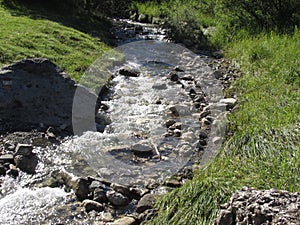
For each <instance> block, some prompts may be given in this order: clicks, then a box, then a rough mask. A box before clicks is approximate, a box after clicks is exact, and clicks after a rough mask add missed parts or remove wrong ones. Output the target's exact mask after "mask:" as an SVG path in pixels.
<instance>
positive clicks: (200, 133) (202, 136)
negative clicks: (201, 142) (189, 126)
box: [199, 130, 208, 139]
mask: <svg viewBox="0 0 300 225" xmlns="http://www.w3.org/2000/svg"><path fill="white" fill-rule="evenodd" d="M199 138H200V139H207V138H208V135H207V132H206V131H204V130H200V132H199Z"/></svg>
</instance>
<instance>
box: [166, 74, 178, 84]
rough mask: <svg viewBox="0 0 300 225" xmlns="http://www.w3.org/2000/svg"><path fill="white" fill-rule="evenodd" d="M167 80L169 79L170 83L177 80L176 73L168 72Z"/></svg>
mask: <svg viewBox="0 0 300 225" xmlns="http://www.w3.org/2000/svg"><path fill="white" fill-rule="evenodd" d="M168 78H169V79H170V80H171V81H173V82H175V81H178V80H179V76H178V75H177V73H175V72H170V73H169V74H168Z"/></svg>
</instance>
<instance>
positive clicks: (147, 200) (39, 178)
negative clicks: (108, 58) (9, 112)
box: [1, 22, 239, 224]
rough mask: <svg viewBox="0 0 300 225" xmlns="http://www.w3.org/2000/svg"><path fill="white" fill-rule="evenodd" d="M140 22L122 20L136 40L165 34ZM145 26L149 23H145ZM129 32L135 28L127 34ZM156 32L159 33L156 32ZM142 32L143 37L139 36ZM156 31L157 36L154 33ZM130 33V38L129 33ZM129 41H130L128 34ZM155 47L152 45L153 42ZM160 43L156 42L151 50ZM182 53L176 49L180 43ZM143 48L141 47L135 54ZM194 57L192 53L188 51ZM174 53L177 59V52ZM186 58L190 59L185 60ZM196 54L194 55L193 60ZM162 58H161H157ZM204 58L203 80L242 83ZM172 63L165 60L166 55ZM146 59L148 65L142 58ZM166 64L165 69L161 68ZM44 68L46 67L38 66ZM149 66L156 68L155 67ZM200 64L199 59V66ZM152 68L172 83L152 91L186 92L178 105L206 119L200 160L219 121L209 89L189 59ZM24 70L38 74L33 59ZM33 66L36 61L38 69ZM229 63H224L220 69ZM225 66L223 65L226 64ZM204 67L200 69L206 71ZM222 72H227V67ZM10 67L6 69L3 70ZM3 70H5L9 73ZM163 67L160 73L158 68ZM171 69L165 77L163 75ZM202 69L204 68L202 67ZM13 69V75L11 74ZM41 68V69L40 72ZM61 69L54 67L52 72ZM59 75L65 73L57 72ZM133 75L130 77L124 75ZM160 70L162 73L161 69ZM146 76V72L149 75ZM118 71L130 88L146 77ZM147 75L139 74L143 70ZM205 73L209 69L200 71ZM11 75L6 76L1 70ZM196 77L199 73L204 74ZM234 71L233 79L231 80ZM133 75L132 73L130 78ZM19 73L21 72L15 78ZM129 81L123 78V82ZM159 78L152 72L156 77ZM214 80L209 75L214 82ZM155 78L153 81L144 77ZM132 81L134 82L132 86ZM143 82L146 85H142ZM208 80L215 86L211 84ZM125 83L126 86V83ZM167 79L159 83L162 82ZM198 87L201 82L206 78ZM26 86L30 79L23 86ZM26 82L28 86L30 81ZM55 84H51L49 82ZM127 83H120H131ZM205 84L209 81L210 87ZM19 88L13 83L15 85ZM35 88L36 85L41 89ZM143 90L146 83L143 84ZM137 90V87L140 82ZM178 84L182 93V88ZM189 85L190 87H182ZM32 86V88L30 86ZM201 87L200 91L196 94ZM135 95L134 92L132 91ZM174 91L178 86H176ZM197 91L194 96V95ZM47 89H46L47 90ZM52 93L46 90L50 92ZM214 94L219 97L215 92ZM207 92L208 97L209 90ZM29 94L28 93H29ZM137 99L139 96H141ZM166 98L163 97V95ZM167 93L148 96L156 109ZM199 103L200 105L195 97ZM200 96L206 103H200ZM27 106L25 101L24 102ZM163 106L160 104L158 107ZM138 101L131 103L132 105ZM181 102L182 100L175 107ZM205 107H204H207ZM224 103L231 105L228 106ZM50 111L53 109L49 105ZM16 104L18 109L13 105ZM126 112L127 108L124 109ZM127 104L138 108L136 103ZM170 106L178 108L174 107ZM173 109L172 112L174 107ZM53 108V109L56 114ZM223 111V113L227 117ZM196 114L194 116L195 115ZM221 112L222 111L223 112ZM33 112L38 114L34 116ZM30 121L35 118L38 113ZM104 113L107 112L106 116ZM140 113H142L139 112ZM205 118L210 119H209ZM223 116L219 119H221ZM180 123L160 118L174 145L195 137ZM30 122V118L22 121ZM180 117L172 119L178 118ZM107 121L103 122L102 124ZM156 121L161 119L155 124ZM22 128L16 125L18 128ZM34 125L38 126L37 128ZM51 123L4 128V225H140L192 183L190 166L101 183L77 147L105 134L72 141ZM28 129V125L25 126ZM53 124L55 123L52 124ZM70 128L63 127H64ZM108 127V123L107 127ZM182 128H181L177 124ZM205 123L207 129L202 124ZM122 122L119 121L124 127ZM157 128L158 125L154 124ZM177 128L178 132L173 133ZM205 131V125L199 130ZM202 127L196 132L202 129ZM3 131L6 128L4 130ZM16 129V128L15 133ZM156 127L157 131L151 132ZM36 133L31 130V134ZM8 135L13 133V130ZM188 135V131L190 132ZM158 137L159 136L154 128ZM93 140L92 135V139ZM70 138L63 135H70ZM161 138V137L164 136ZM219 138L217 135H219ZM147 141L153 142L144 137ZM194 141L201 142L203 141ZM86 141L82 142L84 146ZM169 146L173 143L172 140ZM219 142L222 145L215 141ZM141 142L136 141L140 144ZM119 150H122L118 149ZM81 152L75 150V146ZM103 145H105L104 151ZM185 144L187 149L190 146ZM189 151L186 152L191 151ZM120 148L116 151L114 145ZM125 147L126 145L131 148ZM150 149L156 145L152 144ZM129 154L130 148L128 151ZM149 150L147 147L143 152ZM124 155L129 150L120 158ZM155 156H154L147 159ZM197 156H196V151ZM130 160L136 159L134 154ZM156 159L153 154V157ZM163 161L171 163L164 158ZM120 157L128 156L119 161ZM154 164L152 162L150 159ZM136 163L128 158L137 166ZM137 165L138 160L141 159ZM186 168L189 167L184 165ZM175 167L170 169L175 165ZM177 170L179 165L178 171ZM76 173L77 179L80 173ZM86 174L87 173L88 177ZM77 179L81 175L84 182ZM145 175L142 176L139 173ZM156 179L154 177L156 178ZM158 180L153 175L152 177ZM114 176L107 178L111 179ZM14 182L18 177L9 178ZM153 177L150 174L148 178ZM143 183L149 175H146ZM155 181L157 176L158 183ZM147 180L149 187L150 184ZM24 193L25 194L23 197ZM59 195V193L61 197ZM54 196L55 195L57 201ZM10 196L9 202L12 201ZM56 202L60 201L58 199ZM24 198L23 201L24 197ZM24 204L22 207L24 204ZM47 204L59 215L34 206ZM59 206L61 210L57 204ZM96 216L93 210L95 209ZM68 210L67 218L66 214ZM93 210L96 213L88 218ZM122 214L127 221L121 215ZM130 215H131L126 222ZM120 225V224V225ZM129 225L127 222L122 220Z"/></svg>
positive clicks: (165, 154)
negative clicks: (160, 175)
mask: <svg viewBox="0 0 300 225" xmlns="http://www.w3.org/2000/svg"><path fill="white" fill-rule="evenodd" d="M141 25H142V24H138V25H135V24H131V25H130V24H129V23H124V22H123V24H122V29H124V28H125V30H126V32H125V33H127V34H132V33H133V32H134V34H135V35H136V36H139V37H142V39H143V40H145V39H149V37H148V38H145V36H146V35H154V36H152V37H155V35H157V37H158V38H160V37H161V36H162V34H161V33H158V34H157V33H156V34H153V31H151V30H150V31H147V32H145V30H146V29H148V28H146V29H145V28H143V27H141ZM143 26H145V27H147V25H143ZM128 28H130V29H128ZM154 29H155V30H157V28H155V27H154ZM137 31H138V32H137ZM155 32H156V31H155ZM125 36H126V35H125ZM127 38H128V37H127ZM152 44H153V43H152ZM153 46H154V45H152V47H153ZM149 47H150V49H151V44H150V46H149ZM177 48H178V46H177ZM135 50H137V49H135ZM185 51H186V52H187V53H188V52H189V51H188V50H185ZM172 54H173V56H172V58H171V60H174V54H175V53H172ZM189 54H190V53H189ZM175 55H176V54H175ZM185 57H186V56H185ZM189 57H190V56H188V58H187V60H189V61H190V60H191V59H192V58H189ZM193 57H195V56H193ZM155 59H156V60H157V58H155ZM196 59H197V60H199V63H200V67H203V66H204V67H205V68H207V70H208V71H209V73H205V74H206V75H209V76H208V77H203V79H208V80H211V81H212V80H215V81H218V80H219V81H220V89H221V90H222V89H223V88H226V87H228V85H229V84H230V82H232V81H233V80H234V79H236V77H237V76H239V74H238V73H233V68H232V67H231V66H230V65H229V64H228V63H227V62H226V61H225V60H217V61H214V60H211V59H210V58H208V57H206V56H200V57H198V58H196ZM164 60H166V58H164ZM143 61H144V60H143ZM35 62H37V63H36V66H37V68H39V67H40V66H42V63H44V61H43V60H36V61H35ZM163 62H164V63H165V64H162V63H163ZM39 63H41V64H39ZM149 63H150V64H149ZM197 63H198V62H197ZM148 64H149V66H150V69H151V71H152V72H154V73H156V72H158V71H160V73H166V72H167V73H169V75H167V74H166V78H167V79H165V80H164V81H159V79H158V77H157V78H156V79H155V80H153V81H150V80H149V81H148V82H150V86H151V87H149V88H150V89H153V90H156V92H159V90H161V89H162V90H165V89H169V88H171V87H173V88H176V90H175V91H176V92H178V91H180V92H182V94H184V95H183V98H182V100H180V99H177V100H176V96H170V95H169V97H172V98H174V97H175V99H174V100H172V101H173V105H174V103H176V101H178V100H179V101H181V102H180V103H181V104H183V103H184V102H185V101H187V102H186V103H184V104H188V105H189V104H191V106H192V105H193V107H195V109H198V110H197V111H195V112H194V113H195V118H196V121H199V119H201V121H202V123H203V127H202V128H204V127H206V129H207V130H206V131H204V130H203V131H202V132H203V133H201V131H200V130H199V129H198V130H195V131H193V133H195V132H196V133H197V132H199V131H200V133H199V136H201V138H200V140H199V141H200V142H201V143H202V144H201V146H200V145H199V144H197V143H195V144H196V145H197V146H198V147H197V148H199V149H200V148H201V149H200V155H199V157H200V156H201V155H202V153H201V152H202V151H205V150H204V149H205V148H206V147H205V146H206V145H207V144H208V143H207V140H206V139H207V135H208V134H209V133H208V134H207V132H208V131H209V130H210V127H211V123H212V122H213V120H214V118H213V117H212V116H213V114H211V113H210V112H208V111H207V109H204V108H205V106H208V105H210V106H211V107H212V105H211V103H210V102H209V101H208V102H206V101H207V100H208V99H209V98H208V97H209V96H207V97H204V98H203V97H202V98H201V96H198V95H199V94H200V93H201V92H203V91H204V90H201V89H199V88H200V87H195V86H194V85H195V84H196V83H197V80H196V79H200V77H196V76H193V73H192V72H195V71H190V72H189V74H186V73H187V71H186V70H187V69H186V68H185V65H186V63H184V62H183V64H182V65H179V64H176V63H175V62H173V64H174V65H173V64H172V65H167V64H166V61H162V62H160V61H152V63H151V61H148ZM16 65H20V66H17V67H18V68H19V69H20V68H21V70H22V66H23V67H24V68H27V69H28V68H29V66H31V69H30V70H28V71H30V72H31V73H35V72H34V71H35V69H34V68H33V67H34V66H32V65H31V62H30V61H23V62H22V63H19V64H16ZM34 65H35V64H34ZM221 65H223V66H221ZM224 65H225V66H224ZM200 67H199V68H200ZM53 68H55V65H53ZM221 68H222V69H221ZM9 69H10V70H11V71H14V66H11V67H9ZM5 70H7V69H5ZM5 70H3V71H5ZM156 70H157V71H156ZM164 70H165V72H162V71H164ZM202 70H203V68H202ZM11 71H10V72H8V73H7V75H9V73H11ZM39 71H40V69H39ZM54 71H56V69H54ZM57 71H59V70H57ZM126 71H127V72H126ZM155 71H156V72H155ZM172 71H173V72H172ZM149 72H150V71H148V72H147V73H149ZM118 73H120V74H119V75H118V76H119V78H118V77H117V79H119V81H118V80H116V81H115V82H117V83H118V82H120V79H123V78H124V79H125V80H124V82H125V83H127V84H128V83H130V82H132V81H135V80H137V79H145V78H142V76H140V77H139V76H136V78H135V76H133V75H134V73H135V72H134V71H132V70H130V69H128V68H126V70H125V69H123V70H122V69H121V70H119V72H118ZM140 73H141V71H140ZM142 73H144V74H147V73H145V72H142ZM201 73H203V72H201ZM3 74H5V73H3ZM199 74H200V73H199V72H198V74H197V75H198V76H199ZM233 74H234V75H233ZM131 75H132V76H131ZM17 76H18V75H17ZM122 76H123V78H122ZM153 76H154V75H153ZM209 77H211V78H209ZM146 79H149V78H146ZM130 80H132V81H130ZM141 81H142V82H144V81H143V80H141ZM211 81H210V82H211ZM122 82H123V81H122ZM159 82H161V83H159ZM198 82H201V81H200V80H199V81H198ZM23 83H24V82H23ZM25 83H26V82H25ZM42 83H43V81H41V83H38V84H35V85H40V86H41V87H42V86H43V85H41V84H42ZM50 83H51V82H50ZM117 83H115V84H114V86H112V87H116V86H118V84H117ZM125 83H124V84H122V85H125ZM206 83H207V82H206ZM14 84H15V83H14ZM35 85H34V86H35ZM140 85H141V84H140ZM135 86H136V85H135ZM177 86H178V88H177ZM183 87H184V88H183ZM29 88H30V87H29ZM197 88H198V89H199V90H198V89H197ZM129 89H131V92H132V87H129ZM38 90H39V89H38V88H37V89H36V91H35V92H36V93H37V92H38ZM117 90H118V89H116V90H114V91H113V92H116V91H117ZM170 90H172V89H170ZM191 90H193V91H191ZM44 91H45V90H44ZM142 91H143V92H145V89H142ZM46 92H47V91H46ZM211 93H213V92H211ZM203 94H204V93H203ZM24 95H26V94H24ZM135 95H136V94H135ZM162 97H163V96H162ZM167 97H168V94H167V95H164V97H163V98H161V99H156V98H154V97H153V98H152V99H151V98H150V99H148V100H147V101H149V100H150V101H154V100H155V99H156V100H155V101H154V104H155V105H157V106H159V107H161V106H163V104H165V103H164V102H166V101H167ZM227 97H228V98H229V97H234V96H232V95H229V96H227ZM114 98H115V99H118V97H114V96H112V99H114ZM197 99H199V100H197ZM201 99H202V100H201ZM217 99H218V101H220V103H221V100H222V99H223V96H219V97H218V98H217ZM102 100H103V102H102V103H103V106H104V105H105V104H104V103H105V101H104V99H102ZM23 101H24V102H23ZM26 101H27V100H26V98H25V100H22V102H20V104H21V105H20V104H19V106H18V107H22V105H28V102H26ZM159 101H160V103H159ZM116 104H117V105H118V106H120V103H118V102H117V103H116ZM130 104H132V103H130ZM168 104H170V103H168ZM177 104H178V103H177ZM201 104H202V105H201ZM234 104H235V102H227V103H226V102H224V103H222V104H221V105H219V106H218V107H219V108H220V107H224V110H225V111H226V108H227V110H232V108H233V106H234ZM106 105H107V106H110V107H111V108H113V106H112V105H111V103H110V102H106ZM226 105H227V106H228V107H226ZM49 106H50V105H49ZM13 107H15V106H13ZM126 107H128V106H126ZM129 107H133V106H132V105H131V106H129ZM170 107H171V106H168V107H167V108H170ZM199 107H200V108H203V109H204V111H202V115H201V111H199V110H200V109H199ZM171 108H172V107H171ZM171 108H170V109H171ZM173 108H174V109H176V108H177V109H178V110H179V108H178V106H176V105H175V107H174V106H173ZM107 110H108V109H105V110H104V111H107ZM134 110H136V111H137V110H138V109H137V108H134ZM50 111H51V110H50ZM225 111H224V112H225ZM191 112H192V111H191ZM220 112H222V111H220ZM32 113H33V112H32ZM32 113H31V116H33V117H35V116H34V113H33V114H32ZM102 113H103V112H102ZM138 113H140V112H138ZM171 113H176V111H172V110H171ZM204 114H205V115H204ZM216 115H217V114H215V116H216ZM180 116H181V118H180V120H181V125H179V122H176V121H175V122H174V123H173V122H172V124H171V120H170V119H168V120H165V121H161V122H160V123H163V124H164V123H167V124H168V125H167V128H164V130H166V132H167V134H166V135H167V136H166V137H168V139H170V138H171V142H170V143H172V142H174V141H175V142H176V139H178V138H179V137H180V136H182V138H184V137H183V136H185V138H188V139H190V138H192V137H191V135H190V134H185V133H184V132H186V131H184V129H185V128H184V126H183V124H182V122H183V121H184V120H183V115H180ZM199 116H200V117H199ZM23 119H24V118H23ZM173 120H174V119H173ZM18 123H19V125H20V126H21V127H22V123H21V121H19V122H18ZM100 123H101V121H100ZM156 123H157V122H156ZM16 124H17V123H16ZM34 124H36V125H34ZM46 124H48V126H47V125H43V124H41V123H36V122H34V123H33V124H31V125H32V127H31V128H30V129H29V127H28V126H27V128H28V129H29V130H28V131H21V129H20V130H19V129H18V127H15V126H14V127H10V129H6V130H5V129H4V130H2V136H1V149H2V150H1V164H2V166H1V174H2V175H4V177H1V188H2V199H1V204H3V207H2V209H3V210H2V215H5V219H4V217H3V218H2V220H3V223H4V224H14V223H16V224H18V223H28V222H29V221H30V222H31V223H40V222H42V221H44V222H46V223H47V222H49V221H52V222H59V223H61V222H62V221H69V222H70V223H73V224H76V223H80V224H83V223H87V224H91V221H92V220H95V221H98V222H99V223H100V221H102V222H103V223H108V222H110V223H112V224H113V221H114V220H116V219H117V221H118V218H119V217H123V216H124V215H127V217H125V218H121V220H128V221H131V223H140V222H141V221H143V220H144V219H146V218H149V217H150V216H151V215H154V214H155V210H153V209H151V208H153V207H154V199H155V198H157V197H159V196H160V195H161V194H162V193H166V192H168V191H170V190H171V189H173V188H176V187H178V186H181V185H182V184H183V183H185V182H186V181H187V180H189V179H191V178H192V176H193V175H192V170H191V167H186V169H184V170H182V171H180V172H179V173H177V175H176V176H175V177H174V178H171V179H169V180H161V181H160V182H153V181H151V179H150V180H149V181H147V180H145V181H144V182H143V183H144V184H143V185H137V184H139V182H137V183H135V184H134V183H133V184H130V185H128V184H127V185H123V184H117V183H114V182H110V181H109V180H107V179H103V178H101V177H103V174H102V175H101V176H99V175H97V172H96V173H95V171H94V170H95V167H94V166H93V164H91V161H90V160H89V159H87V158H85V157H84V155H82V154H80V153H79V152H78V151H82V149H78V146H81V147H79V148H82V147H83V145H82V144H85V143H86V142H88V141H89V140H92V139H95V138H101V135H100V136H99V135H98V134H92V133H90V134H87V135H86V136H85V137H83V138H82V139H81V140H80V139H78V140H72V138H70V137H68V135H67V137H66V134H67V133H65V134H64V132H63V131H64V130H65V129H66V130H68V129H69V130H70V128H68V125H64V123H61V124H60V126H57V124H55V125H56V126H53V127H49V125H51V123H50V124H49V123H46ZM23 125H24V124H23ZM53 125H54V124H53ZM63 125H64V126H63ZM107 125H108V124H107ZM175 125H176V126H175ZM204 125H205V126H204ZM120 126H121V125H120V124H118V127H120ZM126 126H127V127H125V128H126V129H128V125H126ZM152 126H153V125H152ZM172 126H173V127H174V129H173V128H172ZM197 126H198V127H200V125H197ZM197 126H196V128H197ZM3 128H4V127H3ZM12 128H13V129H12ZM152 129H153V127H152ZM30 130H31V131H30ZM9 131H14V132H9ZM7 132H9V133H7ZM189 132H190V131H189ZM136 133H139V134H135V135H138V136H135V137H134V138H135V140H136V139H137V140H138V139H141V138H142V136H144V135H147V132H146V133H142V132H136ZM152 133H153V131H152ZM89 135H90V138H92V139H89ZM64 137H65V138H64ZM151 138H152V139H153V138H154V137H153V136H152V137H151ZM160 138H161V137H160ZM215 138H216V137H215ZM146 139H147V138H146ZM197 139H198V138H196V139H195V140H197ZM81 141H82V142H81ZM169 141H170V140H169ZM215 141H219V139H218V140H216V139H215ZM135 142H136V141H135ZM139 142H141V140H138V143H139ZM119 146H120V145H119ZM76 147H77V150H76V149H75V151H74V149H73V148H76ZM102 147H103V146H102ZM142 147H143V149H145V148H146V147H147V148H148V147H149V144H145V143H144V144H143V145H142ZM183 147H184V146H183ZM186 147H187V146H186ZM186 147H185V148H186ZM115 149H116V150H117V148H115ZM125 149H126V148H125ZM150 149H151V151H152V147H151V146H150ZM126 151H127V150H126ZM134 151H135V153H138V151H141V150H140V148H137V146H136V148H135V150H134ZM143 151H144V150H143ZM151 151H150V152H148V153H146V154H147V157H146V158H143V157H144V156H143V157H142V158H139V157H140V156H138V154H136V156H135V157H137V158H135V160H140V162H139V163H147V161H148V163H153V162H151V160H154V163H155V161H157V159H155V157H154V158H153V159H151V158H152V157H150V158H149V156H150V155H152V153H151ZM159 152H160V154H161V157H162V159H163V160H164V161H166V162H167V161H169V160H168V159H167V158H166V157H172V155H171V154H170V153H168V152H167V151H165V150H163V149H162V147H159ZM120 153H121V152H119V153H118V152H115V153H114V157H116V158H118V157H119V159H120V157H121V156H118V154H120ZM122 154H124V153H122ZM149 154H150V155H149ZM193 154H194V153H193ZM129 156H130V154H129ZM154 156H155V155H154ZM164 157H165V158H164ZM189 158H190V156H188V158H187V159H189ZM121 159H122V158H121ZM149 159H150V161H149ZM132 160H133V159H130V161H132ZM200 160H201V157H200V158H198V159H197V158H195V159H194V162H196V161H200ZM137 162H138V161H137ZM180 163H184V161H183V162H180ZM170 165H171V166H172V164H170ZM174 169H175V170H176V168H174ZM76 174H77V176H76ZM83 174H85V176H83ZM78 175H80V176H79V177H78ZM141 175H142V176H143V175H144V174H141ZM150 175H151V174H150ZM152 175H155V174H152ZM109 176H111V175H108V178H110V177H109ZM10 177H13V179H11V178H10ZM150 177H151V176H150ZM144 179H145V178H144ZM152 180H153V178H152ZM145 183H146V184H145ZM49 187H51V188H54V189H48V188H49ZM61 188H63V189H64V190H67V191H68V190H69V191H70V190H72V191H71V192H70V193H69V194H68V193H64V192H63V191H62V189H61ZM38 193H44V195H45V196H46V197H47V196H48V197H49V198H53V202H52V203H51V204H47V203H46V202H44V200H46V199H47V198H48V197H47V198H45V199H40V201H39V200H37V199H36V197H37V195H39V194H38ZM20 195H23V197H21V196H20ZM55 195H56V196H55ZM51 196H52V197H51ZM20 198H21V199H22V198H24V201H25V202H26V204H25V205H26V206H25V205H24V207H27V211H26V210H25V208H23V207H22V206H21V207H20V211H19V212H18V214H19V217H18V218H16V217H15V216H14V214H10V213H9V212H12V210H13V208H11V207H12V205H11V203H13V202H14V203H16V202H18V200H17V199H20ZM9 199H10V200H9ZM55 199H56V200H55ZM22 201H23V200H22ZM38 202H39V203H38ZM20 204H21V205H22V204H23V203H20ZM40 204H41V205H44V204H45V208H46V209H47V210H49V209H51V210H53V213H51V214H49V215H48V214H47V213H46V211H47V210H46V211H40V210H38V209H37V208H35V206H34V205H40ZM58 204H59V205H61V206H58ZM28 210H29V211H30V213H29V216H26V212H28ZM66 210H71V212H69V213H67V212H66ZM91 211H93V212H91ZM62 212H64V213H62ZM88 212H91V213H88ZM37 213H38V214H41V216H40V219H33V218H34V217H35V215H36V214H37ZM122 215H123V216H122ZM129 215H131V216H130V217H128V216H129ZM115 223H116V224H117V223H118V222H115ZM124 223H125V222H124Z"/></svg>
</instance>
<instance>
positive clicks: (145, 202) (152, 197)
mask: <svg viewBox="0 0 300 225" xmlns="http://www.w3.org/2000/svg"><path fill="white" fill-rule="evenodd" d="M157 197H158V195H156V194H146V195H144V196H143V197H142V198H141V199H140V200H139V202H138V205H137V207H136V212H137V213H142V212H144V211H146V210H147V209H152V208H153V207H154V205H155V201H156V198H157Z"/></svg>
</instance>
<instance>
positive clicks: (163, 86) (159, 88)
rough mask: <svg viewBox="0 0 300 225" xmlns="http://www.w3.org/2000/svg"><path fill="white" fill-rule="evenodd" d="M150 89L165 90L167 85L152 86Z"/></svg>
mask: <svg viewBox="0 0 300 225" xmlns="http://www.w3.org/2000/svg"><path fill="white" fill-rule="evenodd" d="M152 88H153V89H157V90H165V89H167V85H166V84H153V85H152Z"/></svg>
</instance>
